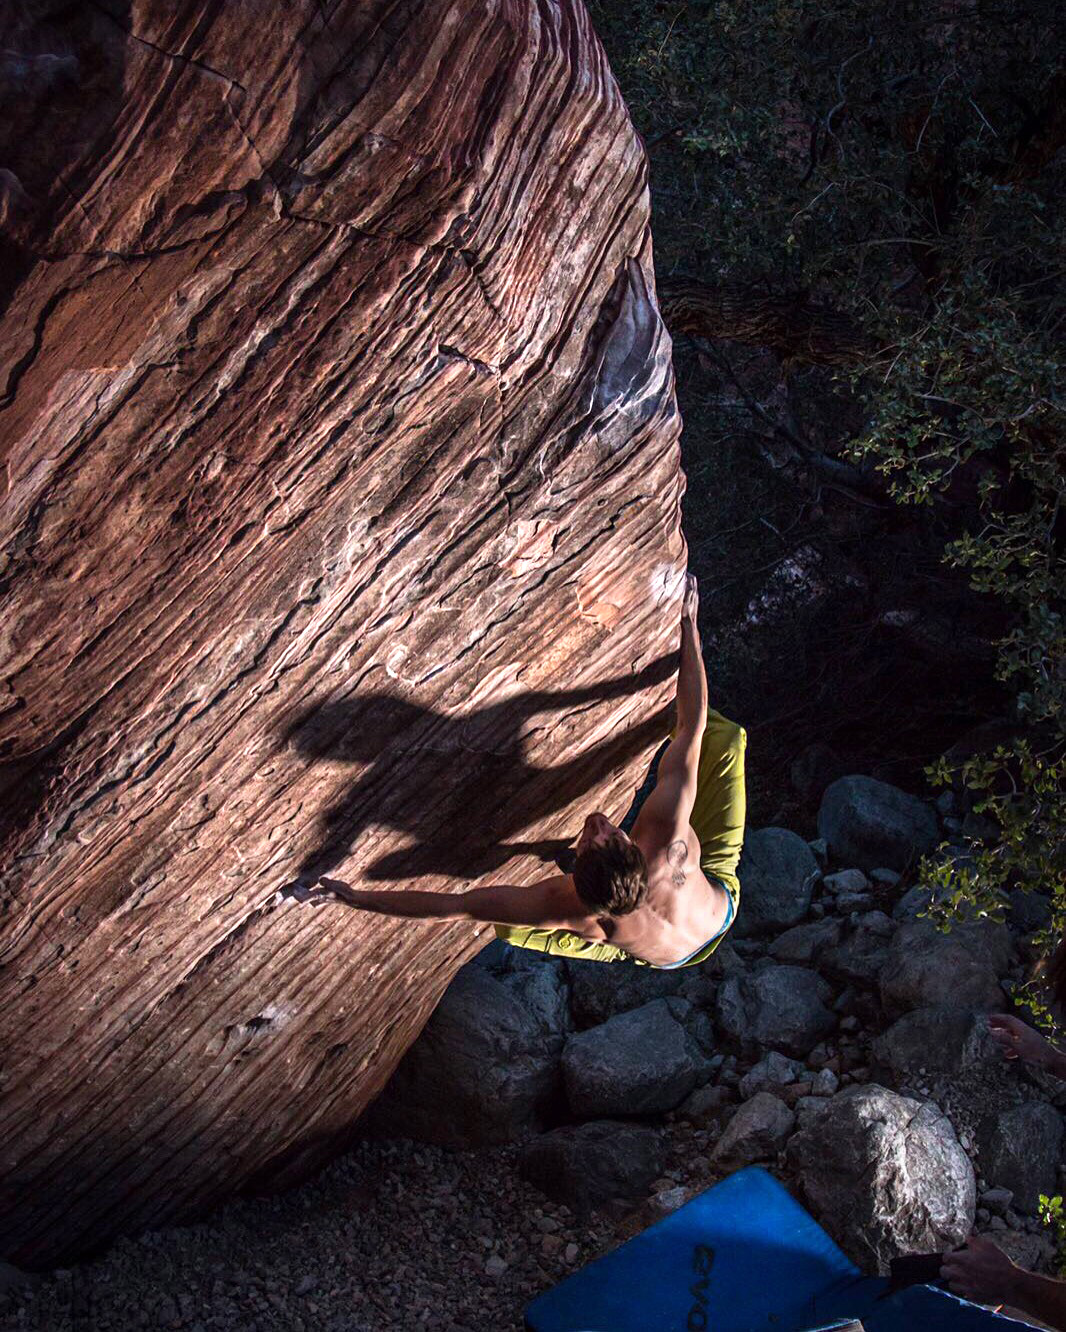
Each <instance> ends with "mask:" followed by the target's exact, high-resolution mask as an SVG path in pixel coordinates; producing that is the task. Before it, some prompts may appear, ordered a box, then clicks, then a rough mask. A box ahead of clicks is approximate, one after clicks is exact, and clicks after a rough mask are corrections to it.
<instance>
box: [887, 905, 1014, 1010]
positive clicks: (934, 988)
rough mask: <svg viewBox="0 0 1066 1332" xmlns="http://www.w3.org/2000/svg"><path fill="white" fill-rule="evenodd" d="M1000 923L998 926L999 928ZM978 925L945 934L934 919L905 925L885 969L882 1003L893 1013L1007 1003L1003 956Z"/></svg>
mask: <svg viewBox="0 0 1066 1332" xmlns="http://www.w3.org/2000/svg"><path fill="white" fill-rule="evenodd" d="M995 928H996V927H993V929H995ZM990 943H991V937H990V936H989V934H988V933H987V932H986V931H983V930H981V929H980V927H979V926H976V927H975V926H973V925H959V926H956V927H955V928H954V929H952V930H950V931H949V932H948V933H947V934H942V933H941V932H940V931H939V930H938V929H937V928H936V927H935V926H934V925H933V924H932V923H931V922H929V921H922V920H916V921H910V922H905V923H904V924H903V925H901V926H900V928H899V929H898V931H897V932H896V934H895V937H894V938H893V940H892V943H891V945H890V946H889V949H888V956H887V958H886V960H885V964H884V966H883V967H882V968H881V972H880V990H881V1002H882V1004H883V1005H884V1008H885V1011H886V1012H887V1013H888V1014H889V1015H890V1016H897V1015H899V1014H901V1013H906V1012H908V1011H910V1010H911V1009H915V1008H931V1007H939V1006H942V1005H952V1006H957V1007H966V1008H978V1009H981V1010H983V1011H985V1012H987V1011H989V1010H992V1009H995V1008H998V1007H1000V1006H1001V1005H1002V1004H1003V1002H1004V997H1003V991H1002V989H1001V988H1000V984H999V979H998V976H997V974H996V973H997V968H996V966H995V962H996V961H997V960H999V956H1000V955H999V954H998V952H997V951H996V949H995V947H994V946H989V945H990Z"/></svg>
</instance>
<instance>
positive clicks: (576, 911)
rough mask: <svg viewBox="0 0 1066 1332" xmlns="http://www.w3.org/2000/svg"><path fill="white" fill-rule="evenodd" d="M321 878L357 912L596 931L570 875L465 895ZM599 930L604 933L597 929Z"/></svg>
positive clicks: (340, 899)
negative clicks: (370, 887)
mask: <svg viewBox="0 0 1066 1332" xmlns="http://www.w3.org/2000/svg"><path fill="white" fill-rule="evenodd" d="M319 882H320V883H321V884H322V885H323V887H324V888H326V889H327V890H328V891H329V892H330V893H331V894H332V895H333V896H334V897H335V898H336V899H337V900H338V901H340V902H343V903H345V904H346V905H347V906H353V907H357V908H358V909H359V910H360V911H376V912H378V913H379V914H380V915H385V916H407V917H410V918H414V919H416V920H484V921H490V922H491V923H492V924H494V925H539V926H542V927H545V928H547V929H553V930H574V931H580V932H581V933H583V934H585V935H590V934H595V933H596V932H597V930H599V926H598V924H597V921H596V917H595V916H590V915H589V910H588V907H587V906H586V905H585V904H584V902H582V900H581V898H580V897H578V895H577V890H576V888H575V887H574V881H573V879H572V878H571V877H570V875H569V874H555V875H553V876H552V877H551V878H550V879H542V880H541V881H540V883H535V884H533V885H531V886H530V887H528V888H520V887H517V886H515V885H512V884H493V885H492V886H491V887H488V888H471V889H469V890H468V891H467V892H465V893H427V892H423V891H420V890H418V889H414V888H404V889H400V890H397V891H392V892H387V891H382V892H378V891H376V890H368V889H362V888H352V887H350V886H349V885H348V884H346V883H343V882H342V881H341V880H340V879H327V878H322V879H320V880H319ZM600 933H601V934H602V931H600Z"/></svg>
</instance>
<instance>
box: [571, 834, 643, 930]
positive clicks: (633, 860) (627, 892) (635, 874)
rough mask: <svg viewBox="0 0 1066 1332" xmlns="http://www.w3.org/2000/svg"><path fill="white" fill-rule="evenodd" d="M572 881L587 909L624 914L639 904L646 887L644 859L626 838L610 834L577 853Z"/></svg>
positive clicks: (638, 849) (637, 848)
mask: <svg viewBox="0 0 1066 1332" xmlns="http://www.w3.org/2000/svg"><path fill="white" fill-rule="evenodd" d="M574 885H575V887H576V888H577V893H578V896H579V897H580V898H581V900H582V902H584V903H585V905H586V906H588V907H589V908H591V910H593V911H596V912H600V913H606V914H609V915H612V916H625V915H628V914H629V912H630V911H635V910H636V909H637V907H638V906H640V904H641V902H642V901H643V900H644V895H645V893H646V892H647V891H648V862H647V861H646V860H645V859H644V853H643V852H642V851H641V849H640V847H639V846H636V845H635V844H634V843H633V842H631V841H630V840H629V839H628V838H622V837H612V838H611V840H610V841H609V842H607V843H606V844H605V845H604V846H594V847H590V848H589V849H588V850H587V851H582V852H580V853H579V854H578V857H577V861H576V862H575V864H574Z"/></svg>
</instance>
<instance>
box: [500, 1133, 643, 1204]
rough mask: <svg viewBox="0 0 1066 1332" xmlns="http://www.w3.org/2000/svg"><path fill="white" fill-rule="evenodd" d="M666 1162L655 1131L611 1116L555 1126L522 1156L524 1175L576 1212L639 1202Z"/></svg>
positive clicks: (534, 1141)
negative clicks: (609, 1205) (612, 1118)
mask: <svg viewBox="0 0 1066 1332" xmlns="http://www.w3.org/2000/svg"><path fill="white" fill-rule="evenodd" d="M664 1165H665V1155H664V1151H663V1144H662V1137H661V1135H660V1133H659V1132H658V1131H657V1130H656V1129H651V1128H645V1127H643V1126H642V1125H638V1124H621V1123H617V1122H615V1121H612V1120H595V1121H593V1122H592V1123H589V1124H578V1125H574V1126H567V1127H566V1128H558V1129H553V1130H552V1132H550V1133H545V1134H543V1135H542V1136H541V1137H539V1138H534V1139H533V1140H532V1141H531V1142H529V1143H527V1144H526V1146H525V1147H523V1149H522V1151H521V1152H520V1154H519V1157H518V1171H519V1174H520V1175H521V1176H522V1178H523V1179H526V1180H528V1181H529V1182H530V1183H531V1184H532V1185H533V1186H534V1187H535V1188H538V1189H540V1191H541V1192H542V1193H543V1194H545V1195H546V1196H547V1197H549V1198H551V1199H552V1200H553V1201H554V1202H558V1203H564V1204H565V1205H566V1206H567V1207H569V1208H570V1210H571V1211H572V1212H574V1213H576V1214H577V1215H578V1216H584V1215H586V1214H587V1213H588V1212H590V1211H593V1210H595V1209H596V1208H598V1207H603V1206H606V1205H607V1204H610V1203H626V1204H632V1203H635V1202H640V1201H641V1200H642V1199H643V1198H644V1197H645V1196H646V1195H647V1192H648V1189H649V1187H650V1186H651V1183H652V1181H653V1180H655V1179H656V1178H657V1177H658V1176H659V1175H660V1174H661V1173H662V1171H663V1168H664Z"/></svg>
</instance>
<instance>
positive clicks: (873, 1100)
mask: <svg viewBox="0 0 1066 1332" xmlns="http://www.w3.org/2000/svg"><path fill="white" fill-rule="evenodd" d="M821 1104H822V1105H823V1106H824V1109H823V1110H822V1111H821V1112H820V1113H816V1114H814V1115H812V1116H810V1117H809V1118H808V1119H807V1122H806V1124H805V1125H804V1126H803V1127H801V1129H800V1131H799V1132H798V1133H797V1134H796V1135H795V1136H794V1137H793V1138H792V1139H791V1141H790V1142H789V1144H788V1163H789V1165H790V1167H791V1168H792V1169H793V1170H795V1172H796V1174H797V1178H798V1182H799V1184H800V1187H801V1189H802V1191H803V1194H804V1196H805V1197H806V1199H807V1202H808V1203H809V1205H810V1207H811V1209H812V1211H813V1212H814V1214H815V1216H816V1217H817V1218H818V1220H819V1221H820V1222H821V1223H822V1225H824V1226H825V1228H826V1230H828V1231H829V1233H830V1234H831V1235H832V1236H833V1238H834V1239H835V1240H836V1241H837V1243H838V1244H839V1245H840V1247H841V1248H842V1249H843V1250H844V1251H845V1252H846V1253H847V1254H848V1256H849V1257H850V1258H852V1259H853V1260H854V1261H855V1262H856V1263H858V1265H859V1266H860V1267H866V1268H868V1267H869V1266H870V1265H871V1262H873V1263H875V1264H876V1265H877V1267H878V1268H879V1269H881V1270H883V1269H884V1268H885V1267H886V1266H887V1264H888V1262H889V1260H890V1259H891V1258H893V1257H894V1256H895V1255H897V1254H901V1253H930V1252H933V1251H935V1250H943V1249H948V1248H953V1247H955V1246H956V1245H959V1244H961V1243H962V1242H963V1240H964V1239H965V1237H966V1236H967V1235H968V1234H969V1233H970V1230H971V1229H972V1227H973V1221H974V1213H975V1207H976V1187H975V1180H974V1172H973V1167H972V1166H971V1164H970V1160H969V1157H968V1156H967V1155H966V1153H965V1151H963V1149H962V1147H961V1146H960V1145H959V1142H958V1140H957V1139H956V1137H955V1132H954V1130H953V1129H952V1127H951V1124H950V1123H949V1122H948V1120H947V1119H946V1118H945V1116H944V1115H943V1114H942V1113H941V1111H940V1110H939V1109H938V1108H937V1107H936V1106H935V1105H933V1104H932V1103H931V1102H926V1103H924V1104H922V1103H920V1102H918V1101H915V1100H912V1099H911V1098H910V1097H906V1096H898V1095H897V1094H896V1093H895V1092H892V1091H889V1090H888V1089H887V1088H885V1087H879V1086H877V1085H876V1084H873V1083H870V1084H866V1085H863V1086H854V1087H849V1088H847V1089H846V1090H845V1091H842V1092H838V1093H837V1095H836V1096H834V1097H832V1098H831V1099H829V1100H827V1101H823V1102H821ZM801 1122H802V1121H801Z"/></svg>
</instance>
